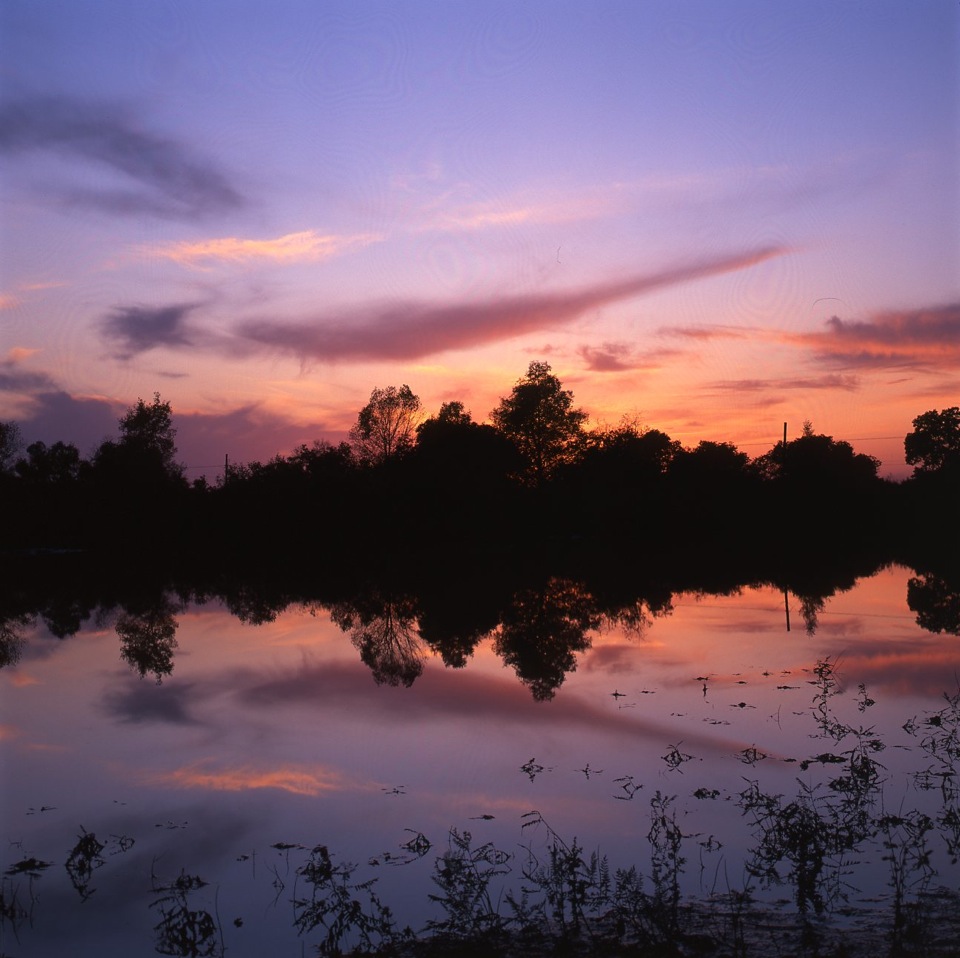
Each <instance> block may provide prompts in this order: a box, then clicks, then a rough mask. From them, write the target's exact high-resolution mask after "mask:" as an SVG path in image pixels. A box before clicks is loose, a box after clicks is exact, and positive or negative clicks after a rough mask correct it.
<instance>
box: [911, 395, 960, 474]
mask: <svg viewBox="0 0 960 958" xmlns="http://www.w3.org/2000/svg"><path fill="white" fill-rule="evenodd" d="M903 448H904V451H905V453H906V460H907V464H908V465H911V466H913V467H914V469H913V473H914V475H920V474H928V473H933V472H940V471H941V470H946V469H957V468H960V406H950V407H949V408H948V409H944V410H943V411H942V412H937V410H936V409H931V410H930V411H929V412H925V413H923V414H921V415H919V416H917V418H916V419H914V420H913V432H909V433H907V435H906V437H905V438H904V440H903Z"/></svg>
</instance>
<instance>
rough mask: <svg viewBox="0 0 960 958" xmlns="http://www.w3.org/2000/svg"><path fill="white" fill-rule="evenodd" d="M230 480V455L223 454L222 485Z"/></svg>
mask: <svg viewBox="0 0 960 958" xmlns="http://www.w3.org/2000/svg"><path fill="white" fill-rule="evenodd" d="M229 478H230V453H229V452H227V453H224V455H223V484H224V485H226V484H227V480H228V479H229Z"/></svg>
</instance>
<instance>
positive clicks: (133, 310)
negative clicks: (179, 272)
mask: <svg viewBox="0 0 960 958" xmlns="http://www.w3.org/2000/svg"><path fill="white" fill-rule="evenodd" d="M196 308H197V307H196V304H195V303H194V304H189V303H183V304H180V305H177V306H153V307H150V306H118V307H116V308H115V309H114V311H113V315H112V316H108V317H107V318H106V319H104V320H103V323H102V327H101V328H102V330H103V334H104V336H106V337H107V338H108V339H112V340H114V341H115V342H117V343H118V345H119V346H120V348H121V351H120V353H118V354H117V358H118V359H130V358H131V357H133V356H135V355H137V354H138V353H143V352H146V351H147V350H150V349H155V348H156V347H158V346H169V347H175V346H191V345H193V341H192V339H191V337H190V336H189V335H188V333H187V330H186V328H185V326H184V320H185V319H186V317H187V316H188V315H189V313H190V312H191V310H194V309H196Z"/></svg>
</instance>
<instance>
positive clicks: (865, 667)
mask: <svg viewBox="0 0 960 958" xmlns="http://www.w3.org/2000/svg"><path fill="white" fill-rule="evenodd" d="M841 672H842V673H848V674H850V675H856V676H857V677H858V679H863V680H864V681H865V683H866V686H867V689H868V690H872V689H875V688H881V689H887V690H889V691H892V692H896V693H897V694H899V695H911V694H912V695H922V696H925V697H929V698H930V699H931V700H933V699H939V700H940V701H942V696H943V693H944V692H947V693H949V694H951V695H952V694H954V693H955V692H956V691H957V688H958V684H960V672H958V668H957V650H956V639H955V638H954V637H953V636H948V637H947V639H946V640H943V639H941V640H939V641H938V639H937V638H936V637H931V638H930V640H929V641H928V642H923V641H920V642H917V641H916V640H912V641H911V642H910V643H904V641H903V639H902V638H899V639H898V638H892V639H890V640H889V641H886V642H884V641H882V640H878V641H875V642H873V643H871V642H868V641H865V640H862V639H861V640H859V641H858V642H857V644H856V646H855V647H851V648H848V649H847V650H846V651H845V652H844V656H843V663H842V668H841ZM908 717H909V716H904V718H908Z"/></svg>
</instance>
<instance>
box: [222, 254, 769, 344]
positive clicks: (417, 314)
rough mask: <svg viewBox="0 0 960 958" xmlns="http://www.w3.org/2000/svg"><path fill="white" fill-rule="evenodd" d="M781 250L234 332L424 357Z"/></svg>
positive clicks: (550, 325)
mask: <svg viewBox="0 0 960 958" xmlns="http://www.w3.org/2000/svg"><path fill="white" fill-rule="evenodd" d="M786 252H787V250H786V249H784V248H782V247H765V248H763V249H759V250H752V251H749V252H745V253H736V254H733V255H730V256H724V257H717V258H714V259H710V260H701V261H699V262H695V263H688V264H684V265H682V266H678V267H673V268H669V269H665V270H662V271H660V272H656V273H643V274H639V275H634V276H629V277H627V278H625V279H620V280H614V281H611V282H606V283H598V284H594V285H591V286H587V287H583V288H581V289H577V290H570V291H565V292H558V293H533V294H529V295H524V296H503V297H500V298H498V299H490V300H487V301H482V302H467V303H451V304H446V305H443V304H440V305H438V304H433V303H401V304H398V305H391V306H382V307H375V306H374V307H368V308H364V309H357V310H354V311H352V312H349V313H341V314H331V315H323V316H318V317H316V318H315V319H314V320H313V321H312V322H309V323H287V322H277V321H270V320H259V321H252V322H247V323H244V324H242V325H241V326H240V328H239V330H238V334H239V336H240V337H241V339H243V340H246V342H247V343H248V344H249V345H250V347H252V348H262V349H266V350H272V351H276V352H280V353H288V354H291V355H294V356H296V357H298V358H299V359H300V360H301V361H330V362H333V361H337V360H345V359H356V360H362V359H381V360H410V359H421V358H423V357H425V356H431V355H434V354H436V353H441V352H445V351H447V350H453V349H465V348H468V347H471V346H478V345H482V344H486V343H492V342H496V341H499V340H503V339H508V338H513V337H517V336H522V335H525V334H528V333H532V332H537V331H540V330H548V329H555V328H557V327H559V326H563V325H565V324H568V323H570V322H572V321H573V320H575V319H577V318H578V317H580V316H582V315H583V314H584V313H586V312H587V311H589V310H591V309H596V308H598V307H600V306H605V305H608V304H610V303H615V302H618V301H620V300H624V299H629V298H631V297H633V296H639V295H642V294H644V293H648V292H652V291H654V290H657V289H662V288H664V287H668V286H675V285H679V284H681V283H685V282H690V281H692V280H697V279H702V278H705V277H708V276H716V275H719V274H721V273H728V272H733V271H735V270H741V269H747V268H748V267H751V266H755V265H757V264H758V263H762V262H764V261H766V260H768V259H771V258H773V257H776V256H782V255H784V254H785V253H786Z"/></svg>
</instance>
